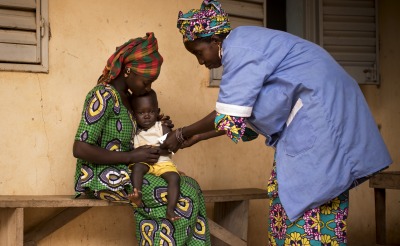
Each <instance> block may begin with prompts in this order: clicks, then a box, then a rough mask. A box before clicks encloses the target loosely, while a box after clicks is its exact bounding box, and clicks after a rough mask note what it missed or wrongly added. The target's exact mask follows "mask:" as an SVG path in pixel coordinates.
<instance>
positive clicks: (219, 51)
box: [218, 44, 222, 60]
mask: <svg viewBox="0 0 400 246" xmlns="http://www.w3.org/2000/svg"><path fill="white" fill-rule="evenodd" d="M218 56H219V59H221V60H222V55H221V45H220V44H218Z"/></svg>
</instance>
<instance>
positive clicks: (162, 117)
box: [157, 114, 174, 130]
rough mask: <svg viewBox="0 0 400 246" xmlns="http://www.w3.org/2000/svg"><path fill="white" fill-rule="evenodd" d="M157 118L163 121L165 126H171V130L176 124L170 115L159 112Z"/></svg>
mask: <svg viewBox="0 0 400 246" xmlns="http://www.w3.org/2000/svg"><path fill="white" fill-rule="evenodd" d="M157 120H158V121H161V122H162V124H163V125H164V126H167V127H169V128H171V130H172V128H174V124H173V123H172V120H171V119H170V117H169V115H164V114H159V115H158V118H157Z"/></svg>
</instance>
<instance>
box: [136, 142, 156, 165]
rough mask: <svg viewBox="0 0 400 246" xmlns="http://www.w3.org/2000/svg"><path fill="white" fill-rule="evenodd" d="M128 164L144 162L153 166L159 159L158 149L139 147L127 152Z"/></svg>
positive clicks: (149, 146) (145, 146) (146, 146)
mask: <svg viewBox="0 0 400 246" xmlns="http://www.w3.org/2000/svg"><path fill="white" fill-rule="evenodd" d="M129 154H130V163H138V162H145V163H147V164H154V163H156V162H157V161H158V158H159V157H160V149H159V148H154V147H152V146H151V145H144V146H140V147H138V148H136V149H134V150H132V151H130V152H129Z"/></svg>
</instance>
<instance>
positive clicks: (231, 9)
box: [221, 0, 264, 20]
mask: <svg viewBox="0 0 400 246" xmlns="http://www.w3.org/2000/svg"><path fill="white" fill-rule="evenodd" d="M221 5H222V8H223V9H224V10H225V11H226V12H227V13H228V16H240V17H245V18H251V19H261V20H263V19H264V8H263V5H262V4H259V3H250V2H243V1H233V0H222V1H221Z"/></svg>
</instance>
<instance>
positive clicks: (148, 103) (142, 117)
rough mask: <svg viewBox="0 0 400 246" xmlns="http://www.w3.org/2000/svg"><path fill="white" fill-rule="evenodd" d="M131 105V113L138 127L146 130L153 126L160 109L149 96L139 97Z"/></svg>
mask: <svg viewBox="0 0 400 246" xmlns="http://www.w3.org/2000/svg"><path fill="white" fill-rule="evenodd" d="M135 104H136V105H132V108H133V110H134V112H133V114H134V116H135V118H136V122H137V124H138V125H139V126H140V128H142V129H144V130H147V129H149V128H151V127H152V126H154V124H155V123H156V121H157V118H158V115H159V112H160V109H159V108H158V106H157V104H156V103H155V102H154V101H153V100H152V99H151V97H141V98H139V99H137V100H136V102H135Z"/></svg>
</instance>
